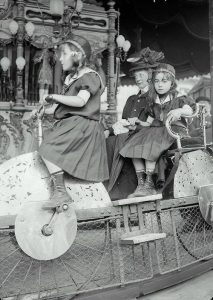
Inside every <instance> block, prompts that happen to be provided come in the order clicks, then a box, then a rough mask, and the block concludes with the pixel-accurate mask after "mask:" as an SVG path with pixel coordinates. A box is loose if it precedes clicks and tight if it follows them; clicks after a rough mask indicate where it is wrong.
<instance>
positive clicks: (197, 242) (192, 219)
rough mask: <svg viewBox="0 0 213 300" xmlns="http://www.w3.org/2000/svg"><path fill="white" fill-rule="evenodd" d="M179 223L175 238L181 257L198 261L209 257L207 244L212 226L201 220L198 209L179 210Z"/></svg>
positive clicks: (212, 232)
mask: <svg viewBox="0 0 213 300" xmlns="http://www.w3.org/2000/svg"><path fill="white" fill-rule="evenodd" d="M180 214H181V217H182V219H181V222H180V224H179V225H178V226H177V229H176V232H177V238H178V241H179V242H180V245H181V246H182V249H183V252H182V255H186V257H187V255H188V256H190V257H191V258H193V259H195V260H198V259H202V258H204V257H207V256H208V255H211V251H210V250H211V249H210V248H209V243H210V241H212V238H213V230H212V226H211V225H209V224H208V223H206V221H205V220H204V219H203V217H202V215H201V213H200V210H199V207H198V206H194V207H190V208H183V209H181V210H180Z"/></svg>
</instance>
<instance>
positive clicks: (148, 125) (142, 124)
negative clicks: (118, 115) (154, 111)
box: [135, 120, 150, 127]
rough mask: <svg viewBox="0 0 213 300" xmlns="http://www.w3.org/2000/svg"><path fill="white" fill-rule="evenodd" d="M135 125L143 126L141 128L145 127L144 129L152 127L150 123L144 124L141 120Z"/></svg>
mask: <svg viewBox="0 0 213 300" xmlns="http://www.w3.org/2000/svg"><path fill="white" fill-rule="evenodd" d="M135 124H136V125H141V126H143V127H150V123H148V122H143V121H140V120H137V121H136V122H135Z"/></svg>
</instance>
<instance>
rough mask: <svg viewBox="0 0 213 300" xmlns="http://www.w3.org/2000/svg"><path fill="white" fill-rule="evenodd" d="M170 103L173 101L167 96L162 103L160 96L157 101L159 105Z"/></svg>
mask: <svg viewBox="0 0 213 300" xmlns="http://www.w3.org/2000/svg"><path fill="white" fill-rule="evenodd" d="M170 101H171V97H170V95H167V96H166V98H165V99H164V100H163V102H161V101H160V98H159V96H158V95H157V97H156V99H155V103H157V104H164V103H167V102H170Z"/></svg>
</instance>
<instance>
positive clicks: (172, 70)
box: [154, 63, 175, 78]
mask: <svg viewBox="0 0 213 300" xmlns="http://www.w3.org/2000/svg"><path fill="white" fill-rule="evenodd" d="M154 72H167V73H169V74H170V75H172V76H173V77H174V78H175V68H174V67H173V66H172V65H170V64H164V63H160V64H159V65H158V66H157V68H156V69H155V70H154Z"/></svg>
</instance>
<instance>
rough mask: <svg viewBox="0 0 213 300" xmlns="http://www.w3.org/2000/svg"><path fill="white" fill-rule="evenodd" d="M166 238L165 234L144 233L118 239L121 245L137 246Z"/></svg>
mask: <svg viewBox="0 0 213 300" xmlns="http://www.w3.org/2000/svg"><path fill="white" fill-rule="evenodd" d="M165 238H166V233H164V232H162V233H146V234H141V235H135V236H129V237H125V238H121V239H120V243H121V244H122V245H138V244H143V243H147V242H153V241H156V240H161V239H165Z"/></svg>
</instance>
